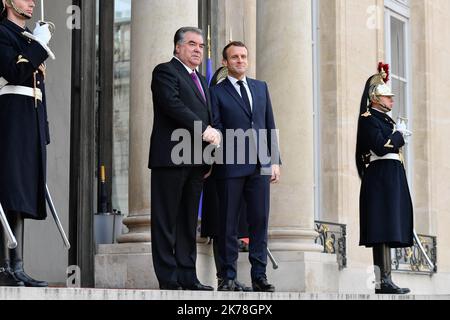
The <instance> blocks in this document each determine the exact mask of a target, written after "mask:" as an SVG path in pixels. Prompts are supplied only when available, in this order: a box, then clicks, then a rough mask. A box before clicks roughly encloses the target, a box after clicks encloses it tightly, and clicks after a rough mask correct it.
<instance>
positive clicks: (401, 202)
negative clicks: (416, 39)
mask: <svg viewBox="0 0 450 320" xmlns="http://www.w3.org/2000/svg"><path fill="white" fill-rule="evenodd" d="M378 71H379V72H378V73H377V74H375V75H373V76H371V77H370V78H369V79H368V80H367V83H366V86H365V88H364V93H363V96H362V100H361V108H360V117H359V123H358V138H357V145H356V165H357V169H358V173H359V176H360V178H361V180H362V184H361V193H360V245H361V246H366V247H368V248H373V260H374V265H375V268H376V269H375V270H376V275H377V279H376V280H377V284H378V285H377V288H376V290H375V292H376V293H377V294H406V293H408V292H409V291H410V290H409V289H407V288H399V287H398V286H396V285H395V284H394V283H393V281H392V278H391V263H392V262H391V248H403V247H410V246H412V245H413V207H412V202H411V196H410V192H409V187H408V182H407V180H406V173H405V169H404V166H403V157H402V147H403V146H404V145H405V137H407V136H409V135H411V132H410V131H408V130H407V129H406V126H405V124H404V123H400V121H399V123H398V124H397V123H396V122H395V121H394V120H392V118H391V117H390V116H389V115H388V112H390V111H391V110H392V107H393V104H394V100H393V97H394V94H392V92H391V89H390V88H389V87H388V86H387V85H386V82H387V81H388V80H389V66H388V65H385V64H383V63H380V65H379V68H378ZM377 267H378V268H377ZM378 270H379V271H380V273H379V276H378V272H377V271H378Z"/></svg>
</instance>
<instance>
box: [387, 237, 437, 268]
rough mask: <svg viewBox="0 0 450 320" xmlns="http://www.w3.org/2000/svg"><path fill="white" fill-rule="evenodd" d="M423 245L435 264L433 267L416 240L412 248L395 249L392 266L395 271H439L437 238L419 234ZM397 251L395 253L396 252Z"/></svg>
mask: <svg viewBox="0 0 450 320" xmlns="http://www.w3.org/2000/svg"><path fill="white" fill-rule="evenodd" d="M418 237H419V240H420V242H421V243H422V246H423V248H424V250H425V252H426V254H427V255H428V257H429V258H430V260H431V262H433V264H434V268H431V267H430V265H429V264H428V262H427V259H426V257H425V255H424V254H423V252H422V250H421V249H420V247H419V245H418V244H417V242H416V240H414V246H413V247H410V248H399V249H393V256H392V267H393V270H394V271H399V272H414V273H424V274H430V275H432V274H434V273H436V272H437V265H436V263H437V252H436V251H437V240H436V237H433V236H427V235H418ZM394 252H395V254H394Z"/></svg>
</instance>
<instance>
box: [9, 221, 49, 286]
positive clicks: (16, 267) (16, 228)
mask: <svg viewBox="0 0 450 320" xmlns="http://www.w3.org/2000/svg"><path fill="white" fill-rule="evenodd" d="M10 224H11V229H13V232H14V235H15V236H16V240H17V247H16V248H15V249H12V250H10V251H9V256H10V259H11V272H12V273H13V274H14V276H15V278H16V279H18V280H19V281H22V282H23V283H24V284H25V286H26V287H48V283H47V282H46V281H40V280H35V279H33V278H31V277H30V276H29V275H27V274H26V273H25V271H24V270H23V247H24V245H23V236H24V234H23V229H24V221H23V218H22V216H21V214H20V213H14V215H12V216H11V221H10Z"/></svg>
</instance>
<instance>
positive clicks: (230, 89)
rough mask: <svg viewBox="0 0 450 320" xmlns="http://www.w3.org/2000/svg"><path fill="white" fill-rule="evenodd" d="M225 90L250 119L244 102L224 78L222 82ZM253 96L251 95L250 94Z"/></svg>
mask: <svg viewBox="0 0 450 320" xmlns="http://www.w3.org/2000/svg"><path fill="white" fill-rule="evenodd" d="M224 87H225V90H227V91H228V93H229V94H230V95H231V96H232V97H233V98H234V99H235V100H236V102H237V103H238V104H239V106H240V107H241V108H242V109H243V110H244V111H245V113H246V114H247V115H248V116H249V117H251V116H252V115H251V114H250V113H249V112H248V110H247V108H246V107H245V104H244V100H243V99H242V98H241V96H240V95H239V93H237V91H236V89H235V88H234V86H233V84H232V83H231V81H230V80H229V79H228V78H226V79H225V82H224ZM252 94H253V93H252Z"/></svg>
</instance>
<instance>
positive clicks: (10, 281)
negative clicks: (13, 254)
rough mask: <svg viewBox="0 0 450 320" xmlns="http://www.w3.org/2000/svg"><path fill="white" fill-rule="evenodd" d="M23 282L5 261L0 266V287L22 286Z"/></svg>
mask: <svg viewBox="0 0 450 320" xmlns="http://www.w3.org/2000/svg"><path fill="white" fill-rule="evenodd" d="M23 286H24V283H23V282H22V281H20V280H18V279H17V278H16V277H15V276H14V273H13V272H12V271H11V268H10V267H9V263H8V262H7V261H6V262H4V263H3V264H2V265H1V266H0V287H23Z"/></svg>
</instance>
